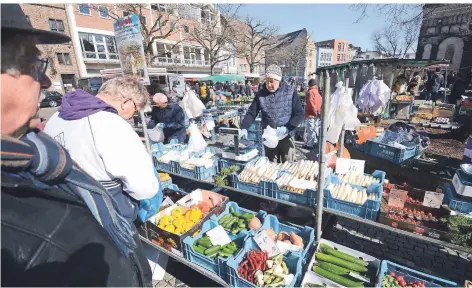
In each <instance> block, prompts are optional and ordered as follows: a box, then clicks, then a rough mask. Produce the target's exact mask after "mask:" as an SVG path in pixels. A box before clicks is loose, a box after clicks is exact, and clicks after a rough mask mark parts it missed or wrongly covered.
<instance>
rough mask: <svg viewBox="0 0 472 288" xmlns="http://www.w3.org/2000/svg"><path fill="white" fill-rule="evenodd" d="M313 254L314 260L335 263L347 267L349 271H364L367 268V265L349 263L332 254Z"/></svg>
mask: <svg viewBox="0 0 472 288" xmlns="http://www.w3.org/2000/svg"><path fill="white" fill-rule="evenodd" d="M315 256H316V260H319V261H325V262H328V263H331V264H335V265H338V266H341V267H344V268H347V269H349V270H351V271H355V272H360V273H365V272H367V270H368V269H367V267H364V266H361V265H358V264H355V263H351V262H348V261H346V260H343V259H339V258H336V257H334V256H333V255H328V254H324V253H320V252H318V253H316V255H315Z"/></svg>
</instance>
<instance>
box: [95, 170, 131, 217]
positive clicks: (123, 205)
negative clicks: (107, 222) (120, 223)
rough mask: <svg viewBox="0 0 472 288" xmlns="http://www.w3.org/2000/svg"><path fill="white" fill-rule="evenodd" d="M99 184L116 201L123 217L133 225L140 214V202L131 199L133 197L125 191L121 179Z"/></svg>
mask: <svg viewBox="0 0 472 288" xmlns="http://www.w3.org/2000/svg"><path fill="white" fill-rule="evenodd" d="M99 182H100V184H102V185H103V187H105V189H107V190H108V192H110V194H111V195H112V196H113V198H114V199H115V201H116V203H117V206H118V207H117V208H118V211H119V212H120V214H121V216H123V217H124V218H126V220H128V221H129V222H130V223H133V221H134V220H136V216H137V214H138V209H139V202H138V201H137V200H136V199H133V198H131V196H129V195H128V194H127V193H126V192H125V191H124V190H123V182H121V180H120V179H113V180H110V181H99Z"/></svg>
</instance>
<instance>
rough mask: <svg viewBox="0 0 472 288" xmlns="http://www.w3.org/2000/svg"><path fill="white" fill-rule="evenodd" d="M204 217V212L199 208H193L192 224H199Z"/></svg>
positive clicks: (191, 214)
mask: <svg viewBox="0 0 472 288" xmlns="http://www.w3.org/2000/svg"><path fill="white" fill-rule="evenodd" d="M202 215H203V213H202V210H200V209H198V208H193V209H192V210H191V212H190V220H192V222H195V223H197V222H198V221H200V219H201V218H202Z"/></svg>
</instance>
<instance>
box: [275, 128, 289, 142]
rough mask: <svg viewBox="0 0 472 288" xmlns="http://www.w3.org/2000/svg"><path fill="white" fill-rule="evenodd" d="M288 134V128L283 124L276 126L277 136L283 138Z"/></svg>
mask: <svg viewBox="0 0 472 288" xmlns="http://www.w3.org/2000/svg"><path fill="white" fill-rule="evenodd" d="M287 135H288V129H287V127H285V126H282V127H277V137H278V138H279V139H283V138H285V137H286V136H287Z"/></svg>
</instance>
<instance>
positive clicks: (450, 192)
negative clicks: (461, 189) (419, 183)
mask: <svg viewBox="0 0 472 288" xmlns="http://www.w3.org/2000/svg"><path fill="white" fill-rule="evenodd" d="M443 192H444V199H443V203H444V204H447V205H448V206H449V208H451V209H452V210H455V211H459V212H462V213H465V214H468V213H470V212H472V201H471V200H470V199H471V198H470V197H463V196H461V195H459V194H457V192H456V189H455V188H454V185H452V183H445V184H444V191H443Z"/></svg>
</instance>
